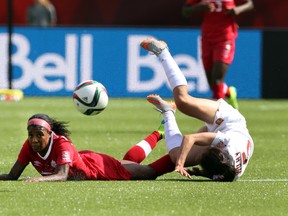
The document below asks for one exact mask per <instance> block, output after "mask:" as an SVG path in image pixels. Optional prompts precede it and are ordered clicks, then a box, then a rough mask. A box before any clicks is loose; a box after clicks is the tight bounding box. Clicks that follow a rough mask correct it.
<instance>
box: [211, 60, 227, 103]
mask: <svg viewBox="0 0 288 216" xmlns="http://www.w3.org/2000/svg"><path fill="white" fill-rule="evenodd" d="M228 67H229V65H228V64H226V63H224V62H215V63H214V64H213V68H212V73H211V74H212V77H211V85H212V91H213V98H214V99H219V98H225V95H226V93H227V91H228V86H227V85H226V83H225V76H226V73H227V70H228Z"/></svg>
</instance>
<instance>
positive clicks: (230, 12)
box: [226, 7, 239, 16]
mask: <svg viewBox="0 0 288 216" xmlns="http://www.w3.org/2000/svg"><path fill="white" fill-rule="evenodd" d="M226 15H227V16H237V15H239V11H238V10H237V7H234V8H230V9H228V10H227V11H226Z"/></svg>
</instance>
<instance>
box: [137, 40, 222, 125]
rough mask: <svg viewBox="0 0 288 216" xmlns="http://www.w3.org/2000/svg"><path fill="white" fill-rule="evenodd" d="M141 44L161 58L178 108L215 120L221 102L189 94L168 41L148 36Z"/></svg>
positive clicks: (187, 112) (190, 113)
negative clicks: (167, 43) (169, 48)
mask: <svg viewBox="0 0 288 216" xmlns="http://www.w3.org/2000/svg"><path fill="white" fill-rule="evenodd" d="M141 46H142V47H143V48H144V49H146V50H148V51H152V52H153V53H154V54H156V55H157V56H158V58H159V59H160V61H161V63H162V66H163V68H164V71H165V73H166V76H167V79H168V81H169V83H170V86H171V88H172V89H173V96H174V99H175V103H176V105H177V108H178V109H179V110H180V111H181V112H183V113H184V114H186V115H189V116H192V117H195V118H198V119H200V120H202V121H205V122H208V123H211V122H213V120H214V115H215V113H216V110H217V109H218V105H219V103H218V102H215V101H211V100H207V99H199V98H195V97H192V96H190V95H189V94H188V88H187V81H186V78H185V76H184V75H183V73H182V72H181V70H180V68H179V67H178V65H177V64H176V62H175V61H174V59H173V57H172V56H171V54H170V52H169V50H168V47H167V45H166V43H165V42H161V41H157V40H156V39H151V38H148V39H146V40H144V41H142V42H141ZM155 50H156V51H155Z"/></svg>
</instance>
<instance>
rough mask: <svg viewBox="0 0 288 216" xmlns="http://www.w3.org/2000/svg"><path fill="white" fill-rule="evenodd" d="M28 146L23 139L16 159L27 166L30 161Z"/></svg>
mask: <svg viewBox="0 0 288 216" xmlns="http://www.w3.org/2000/svg"><path fill="white" fill-rule="evenodd" d="M29 151H30V148H29V143H28V140H26V141H25V143H24V144H23V146H22V148H21V150H20V153H19V155H18V159H17V160H18V161H19V162H20V163H22V164H23V165H25V166H27V165H28V164H29V162H30V154H29Z"/></svg>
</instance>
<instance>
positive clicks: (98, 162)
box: [79, 151, 132, 180]
mask: <svg viewBox="0 0 288 216" xmlns="http://www.w3.org/2000/svg"><path fill="white" fill-rule="evenodd" d="M79 153H80V155H81V157H82V159H83V161H84V163H85V164H86V166H87V167H88V168H89V170H90V176H89V177H88V179H89V180H130V179H131V178H132V175H131V174H130V173H129V172H128V171H127V170H126V169H125V168H124V166H122V164H121V163H120V161H118V160H116V159H115V158H113V157H111V156H109V155H106V154H100V153H95V152H92V151H80V152H79Z"/></svg>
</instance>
